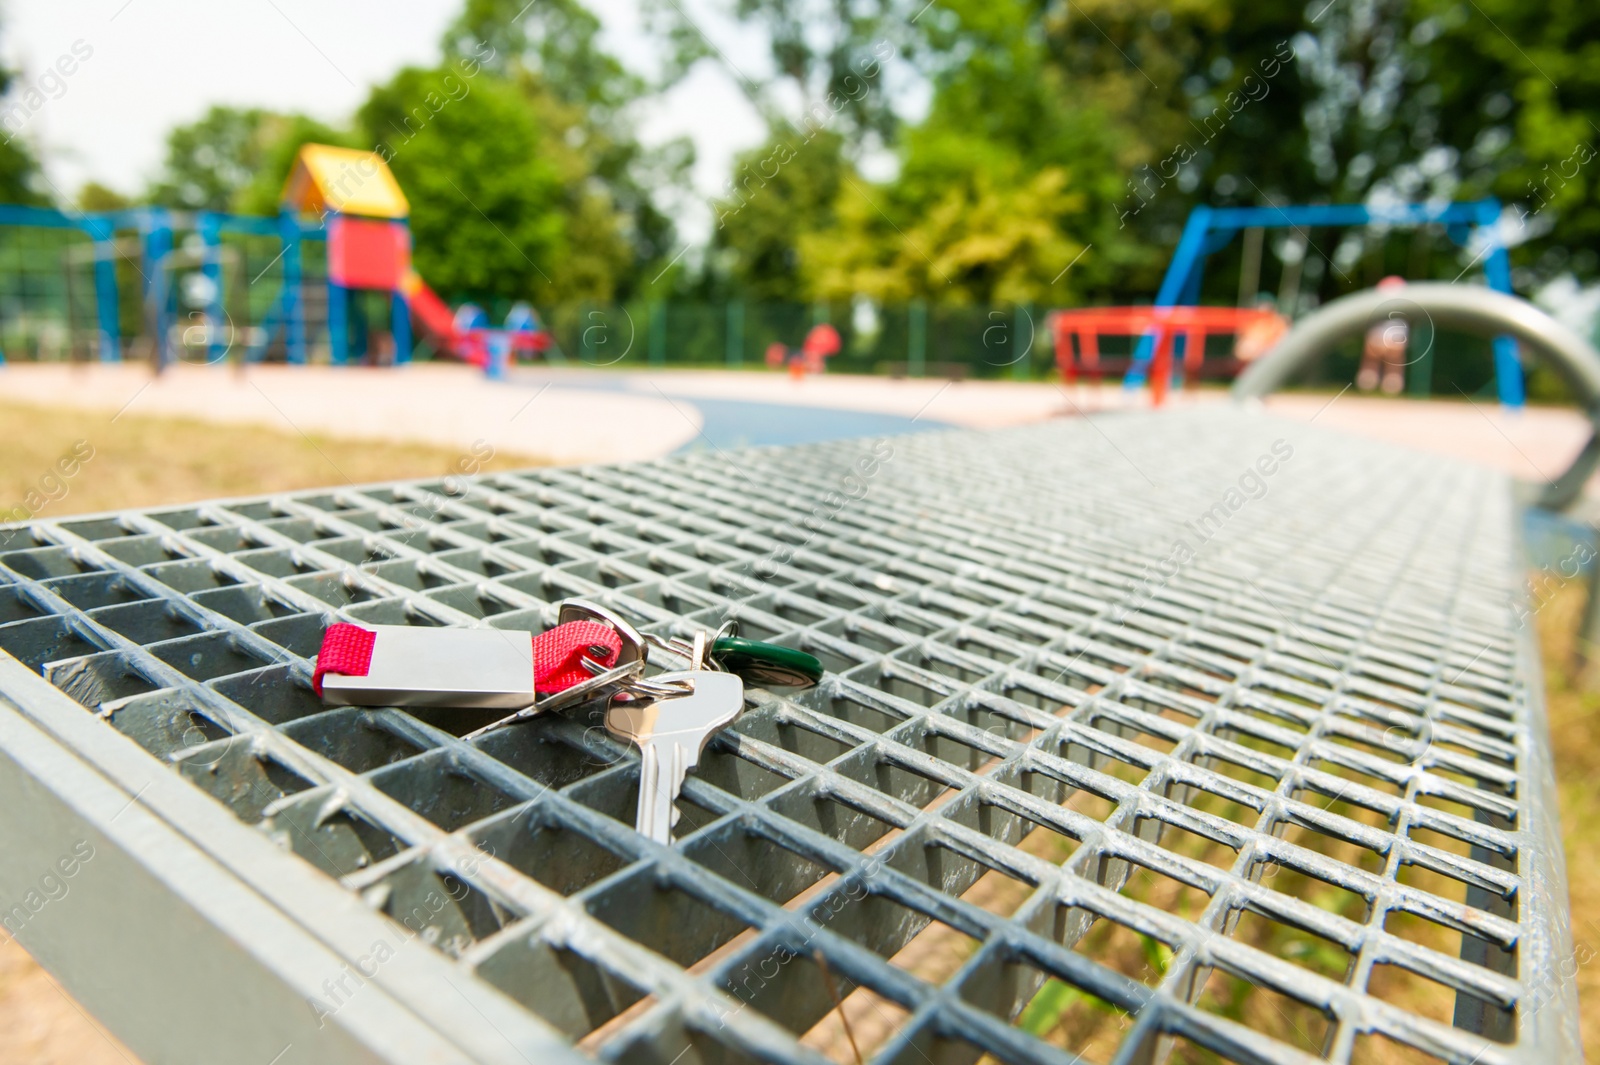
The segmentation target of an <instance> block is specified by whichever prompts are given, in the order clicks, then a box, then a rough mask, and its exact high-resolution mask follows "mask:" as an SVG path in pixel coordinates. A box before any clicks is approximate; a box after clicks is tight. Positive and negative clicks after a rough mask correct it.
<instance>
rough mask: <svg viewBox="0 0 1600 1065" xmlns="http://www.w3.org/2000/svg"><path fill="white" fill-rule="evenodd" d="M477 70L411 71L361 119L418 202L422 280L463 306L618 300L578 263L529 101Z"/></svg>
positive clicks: (414, 224) (380, 93)
mask: <svg viewBox="0 0 1600 1065" xmlns="http://www.w3.org/2000/svg"><path fill="white" fill-rule="evenodd" d="M469 69H470V68H467V69H463V68H460V67H457V66H446V67H440V68H436V69H433V70H422V69H418V68H415V67H408V68H406V69H405V70H402V71H401V72H400V73H399V74H397V75H396V76H395V77H394V79H393V80H391V81H390V82H389V83H388V84H387V85H383V86H380V87H378V88H376V89H374V90H373V91H372V94H371V96H370V97H369V98H368V99H367V102H366V103H365V104H363V105H362V107H361V109H360V111H359V112H358V114H357V124H358V126H359V127H360V129H361V131H362V134H363V135H364V137H365V138H366V139H367V140H368V141H369V142H371V143H373V144H375V145H376V146H377V150H378V151H379V153H380V154H382V155H383V156H384V157H385V158H387V159H388V161H389V166H390V168H391V169H392V170H393V171H394V174H395V177H396V179H397V180H398V181H399V182H400V187H401V188H402V189H404V190H405V193H406V198H407V199H409V200H410V201H411V229H412V234H413V238H414V240H413V243H414V246H415V253H414V254H415V260H416V264H417V269H418V271H419V272H421V274H422V275H423V276H424V277H425V278H427V279H428V281H429V282H430V283H431V284H433V285H434V287H436V288H438V289H439V290H440V291H441V292H443V293H445V294H447V295H450V296H456V297H474V298H479V299H484V298H493V297H505V298H527V297H538V298H540V299H546V300H547V299H552V298H565V297H571V296H575V295H589V296H593V297H596V298H605V297H607V296H609V295H610V292H609V290H608V289H607V286H606V280H607V279H606V278H605V277H604V276H599V275H603V271H595V270H593V269H591V268H588V267H580V266H579V265H577V264H575V262H574V261H573V258H572V256H571V254H570V253H571V252H572V251H573V250H574V249H572V248H571V246H570V243H569V240H568V234H567V227H566V225H565V219H564V217H563V212H562V201H563V197H564V195H565V193H566V190H565V188H564V187H563V185H562V182H561V178H560V175H559V173H558V172H557V170H556V168H555V166H554V165H552V163H551V162H550V160H549V158H548V157H547V154H546V150H547V148H548V147H549V142H548V137H547V134H546V131H545V130H543V129H541V128H540V127H539V125H538V124H537V123H536V121H535V119H534V114H533V112H532V110H531V109H530V108H529V106H528V103H527V100H526V99H525V98H524V97H523V95H522V94H521V93H520V92H518V91H517V89H516V88H515V87H514V86H512V85H511V84H509V83H507V82H505V81H501V80H498V79H495V78H494V77H492V76H491V75H489V74H487V73H485V72H483V71H478V72H476V73H474V74H473V76H471V77H468V76H467V75H468V70H469ZM583 250H584V251H585V252H586V253H587V255H588V257H589V258H587V259H586V261H592V256H593V255H594V254H595V253H594V252H593V250H591V249H583Z"/></svg>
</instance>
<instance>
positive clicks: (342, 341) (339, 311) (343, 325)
mask: <svg viewBox="0 0 1600 1065" xmlns="http://www.w3.org/2000/svg"><path fill="white" fill-rule="evenodd" d="M349 310H350V290H349V289H347V288H345V287H344V286H343V285H336V284H334V283H333V281H331V280H330V281H329V282H328V349H329V357H328V361H329V362H331V363H333V365H335V366H343V365H344V364H345V363H346V362H349V361H350V323H349V320H348V314H349Z"/></svg>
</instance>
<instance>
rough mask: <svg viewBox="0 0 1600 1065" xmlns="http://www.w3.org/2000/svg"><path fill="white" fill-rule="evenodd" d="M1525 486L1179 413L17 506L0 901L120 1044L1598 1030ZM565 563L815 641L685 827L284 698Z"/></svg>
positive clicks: (432, 1054)
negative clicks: (363, 650) (157, 503)
mask: <svg viewBox="0 0 1600 1065" xmlns="http://www.w3.org/2000/svg"><path fill="white" fill-rule="evenodd" d="M1269 470H1270V472H1268V471H1269ZM1516 520H1517V509H1516V506H1515V505H1514V503H1513V498H1512V490H1511V485H1510V484H1509V482H1508V479H1507V478H1506V477H1504V476H1502V475H1499V474H1496V473H1493V472H1490V471H1487V470H1483V469H1479V468H1476V467H1471V466H1467V465H1464V464H1459V463H1454V462H1450V461H1447V460H1443V459H1439V458H1433V457H1427V456H1422V455H1419V454H1413V453H1408V452H1403V451H1399V450H1396V449H1394V448H1391V447H1387V446H1382V445H1377V444H1373V443H1368V442H1363V441H1359V440H1355V439H1351V438H1347V437H1344V436H1341V435H1339V434H1336V433H1332V432H1328V431H1324V430H1322V429H1320V428H1319V427H1317V426H1315V425H1310V426H1307V425H1301V424H1296V423H1288V422H1281V421H1278V420H1275V419H1273V418H1270V417H1267V416H1265V415H1256V414H1250V413H1247V412H1244V411H1241V410H1238V409H1199V410H1194V411H1191V412H1187V413H1181V414H1168V415H1162V416H1125V417H1120V418H1115V419H1112V418H1107V419H1103V420H1097V421H1095V422H1093V423H1090V422H1087V421H1084V420H1070V421H1060V422H1056V423H1052V424H1048V425H1044V426H1038V427H1032V428H1027V429H1021V430H1012V431H1007V432H1001V433H994V434H975V433H959V432H957V433H929V434H923V435H917V436H911V437H900V438H895V439H892V440H887V441H859V442H847V443H838V444H830V445H823V446H812V447H803V448H794V449H781V450H747V451H740V452H736V453H722V452H704V453H698V454H692V455H686V456H679V457H674V458H671V459H666V460H662V461H657V462H650V463H643V464H638V465H631V466H622V467H595V468H583V469H552V470H530V471H527V472H523V473H516V474H504V475H494V476H488V477H485V478H482V479H474V480H470V481H460V482H442V481H439V480H432V481H416V482H403V483H394V484H386V485H379V486H367V487H350V488H341V489H334V490H328V491H322V492H311V493H299V494H288V495H280V496H272V497H263V498H258V499H248V500H240V501H219V502H216V503H211V504H205V505H200V506H193V507H183V508H166V509H157V510H150V511H137V512H135V511H130V512H126V513H118V514H110V515H105V516H100V517H93V518H72V519H62V520H60V521H44V522H37V523H35V524H33V525H30V526H26V527H19V528H13V529H12V530H10V531H9V532H8V531H6V530H0V649H3V650H4V651H6V652H9V654H10V655H11V656H14V659H15V660H14V661H13V660H8V659H6V658H5V657H4V656H0V804H3V808H4V809H5V810H7V811H8V812H7V814H6V815H5V816H4V818H3V820H0V823H3V824H4V826H5V827H4V830H3V832H0V842H3V843H4V846H3V847H0V904H4V905H10V903H11V901H12V900H16V899H20V898H22V897H23V895H24V893H25V892H28V891H30V890H31V889H32V887H33V886H34V885H36V884H37V883H38V882H39V880H40V877H41V874H48V873H49V872H50V870H51V868H52V864H53V863H56V864H59V860H60V857H61V856H62V855H64V854H68V853H71V852H72V848H73V847H74V844H75V843H78V844H84V843H87V845H88V846H89V847H90V848H91V849H92V851H93V857H92V858H90V859H88V860H83V861H80V862H77V863H75V872H74V875H73V876H72V878H71V879H70V880H63V881H62V883H64V884H66V885H67V886H68V887H69V888H70V891H68V892H67V893H66V894H64V895H62V896H61V898H60V900H59V901H49V902H48V904H47V905H44V906H43V907H42V908H41V909H39V910H38V911H37V912H31V911H30V912H27V913H25V920H23V921H22V923H21V926H20V927H19V928H14V929H13V931H14V932H15V933H16V934H17V935H18V938H19V939H20V940H21V941H22V943H23V944H24V945H26V946H27V947H28V948H29V949H30V950H32V951H33V952H34V953H35V954H36V955H37V956H38V957H40V959H41V960H42V961H44V962H45V964H47V965H48V966H49V967H51V968H52V969H53V970H54V971H56V972H57V973H58V974H60V975H61V976H62V977H63V979H64V981H65V982H66V983H67V985H68V986H69V987H70V988H71V989H72V990H73V991H74V993H75V994H77V995H78V996H79V997H80V999H82V1000H83V1001H84V1002H85V1004H86V1006H87V1007H88V1008H89V1009H90V1010H92V1011H93V1012H95V1013H96V1015H97V1016H99V1017H100V1019H101V1020H103V1021H104V1022H105V1023H106V1024H107V1026H108V1027H110V1028H111V1029H112V1030H113V1031H115V1032H116V1033H117V1034H118V1035H119V1036H121V1037H122V1038H124V1039H125V1040H126V1041H127V1042H128V1044H129V1045H130V1046H131V1047H132V1048H133V1049H134V1050H135V1051H136V1052H138V1053H140V1054H142V1055H144V1056H146V1057H147V1058H149V1059H150V1060H152V1061H189V1060H193V1061H202V1060H204V1061H215V1060H228V1061H239V1062H261V1063H263V1065H266V1063H268V1062H273V1063H278V1062H281V1063H282V1065H292V1063H295V1062H307V1061H329V1062H333V1061H338V1062H349V1061H430V1062H431V1061H492V1062H528V1063H538V1065H544V1063H546V1062H557V1061H581V1060H588V1059H600V1060H614V1061H626V1062H635V1061H637V1062H654V1063H659V1065H697V1063H710V1062H734V1061H755V1060H760V1061H778V1062H800V1061H816V1060H823V1059H826V1058H832V1059H833V1060H836V1061H842V1062H854V1061H857V1060H861V1061H868V1060H870V1061H875V1062H893V1063H897V1065H918V1063H924V1062H928V1063H943V1062H972V1061H976V1060H978V1059H979V1058H981V1057H983V1056H984V1055H986V1054H987V1055H990V1058H989V1059H988V1060H995V1061H1004V1062H1060V1061H1070V1060H1072V1053H1070V1052H1069V1051H1068V1050H1067V1049H1064V1048H1070V1049H1071V1051H1075V1052H1079V1053H1082V1054H1083V1056H1084V1058H1085V1059H1086V1060H1092V1061H1098V1062H1105V1061H1112V1060H1115V1061H1117V1062H1127V1063H1133V1062H1156V1061H1162V1060H1173V1061H1180V1062H1199V1061H1216V1060H1226V1061H1234V1062H1246V1063H1248V1062H1296V1061H1309V1060H1318V1059H1330V1060H1334V1061H1346V1060H1357V1061H1361V1060H1371V1061H1389V1060H1431V1059H1430V1058H1428V1057H1427V1056H1426V1055H1432V1056H1434V1057H1436V1058H1437V1059H1441V1060H1445V1061H1449V1062H1456V1063H1460V1065H1468V1063H1479V1065H1495V1063H1501V1062H1539V1063H1541V1065H1545V1063H1553V1062H1557V1061H1575V1060H1579V1058H1580V1057H1581V1050H1580V1048H1579V1045H1578V1038H1577V1023H1576V1022H1577V1003H1576V996H1575V990H1574V987H1573V985H1572V982H1571V981H1570V979H1563V978H1561V975H1560V973H1561V972H1562V966H1563V965H1564V964H1569V963H1570V959H1571V956H1572V941H1571V937H1570V931H1569V929H1568V928H1567V926H1566V911H1567V899H1566V884H1565V873H1564V869H1563V862H1562V855H1561V849H1560V833H1559V828H1558V824H1557V817H1556V806H1555V800H1554V796H1553V780H1552V774H1551V762H1550V751H1549V741H1548V737H1547V735H1546V730H1545V725H1544V721H1543V710H1542V705H1541V698H1542V688H1541V683H1542V682H1541V679H1540V673H1539V668H1538V665H1537V655H1536V649H1535V646H1534V642H1533V638H1532V635H1531V634H1530V632H1529V631H1528V630H1527V628H1526V627H1525V626H1522V625H1521V624H1519V621H1518V617H1519V615H1518V611H1517V609H1516V608H1517V605H1518V603H1519V602H1520V597H1521V596H1522V595H1523V592H1522V588H1521V584H1522V570H1521V566H1522V564H1521V561H1520V545H1519V539H1518V535H1517V532H1516ZM1180 545H1182V546H1180ZM568 596H583V597H585V598H590V599H594V600H597V601H601V602H604V603H606V604H607V605H609V606H611V607H613V608H614V609H616V610H618V611H619V612H621V613H622V614H624V615H626V616H628V617H629V618H630V619H631V620H634V621H636V622H637V623H638V624H639V625H640V626H641V627H645V628H649V629H653V630H655V631H659V632H667V631H673V630H677V631H688V630H689V629H691V628H692V627H709V628H715V627H716V626H717V625H718V624H719V623H720V622H721V621H722V620H723V619H724V618H726V617H736V618H738V620H739V623H740V625H741V627H742V631H743V632H744V634H746V635H750V636H755V637H757V638H761V639H773V640H777V641H779V642H784V643H790V644H793V645H795V646H798V647H802V648H804V649H806V650H808V651H810V652H812V653H813V654H816V655H818V656H819V657H820V658H822V659H823V661H824V662H825V664H826V665H827V668H828V670H829V674H828V676H827V677H826V678H825V679H824V681H823V683H822V684H821V685H820V686H819V687H818V688H816V689H814V690H810V691H804V692H800V693H798V694H789V695H783V694H775V693H770V692H767V691H763V690H751V691H750V692H749V693H748V703H749V707H748V710H747V712H746V714H745V715H744V716H743V717H742V718H741V719H740V720H739V721H738V722H736V723H735V724H734V725H733V726H732V727H731V728H729V729H728V730H726V731H725V732H724V733H722V734H720V735H719V736H718V738H717V739H715V740H714V741H713V743H712V745H711V747H710V748H709V749H708V751H707V754H706V756H705V759H704V760H703V761H702V764H701V768H700V770H699V772H698V773H697V774H695V775H692V776H691V777H690V779H689V781H688V783H687V785H686V787H685V789H684V793H683V799H682V802H681V809H682V810H683V814H684V816H683V822H682V823H681V824H680V826H679V828H678V836H679V839H678V841H677V842H676V843H675V844H674V845H673V846H672V847H671V848H661V847H657V846H655V845H653V844H651V843H649V842H647V841H645V840H644V839H642V838H641V837H639V836H638V835H636V834H635V833H634V832H633V830H632V828H631V825H632V820H633V810H634V803H635V796H636V787H637V784H636V760H635V757H634V754H633V753H632V751H631V750H630V749H627V748H625V747H624V746H622V745H620V744H618V743H616V742H615V741H613V740H611V739H610V738H609V737H608V736H607V735H606V734H605V732H604V730H603V729H600V728H598V727H595V719H593V718H591V717H589V716H586V715H585V714H583V713H574V714H570V715H565V716H561V717H555V718H545V719H538V720H535V721H533V722H530V723H527V724H524V725H521V726H518V727H515V728H512V729H508V730H505V731H503V732H499V733H493V734H490V735H487V736H485V737H483V738H482V739H481V740H478V741H476V742H474V743H471V744H468V743H463V742H462V741H461V740H459V739H458V738H457V735H458V734H460V733H462V732H464V731H466V730H467V728H468V727H470V726H471V725H474V724H478V723H481V721H479V720H471V721H468V720H465V719H463V717H462V715H459V714H458V715H451V714H448V713H444V712H429V711H418V712H416V713H404V712H400V711H378V712H374V711H369V710H360V709H353V708H347V709H325V708H324V707H323V706H322V704H321V703H320V701H319V700H318V699H317V698H316V697H315V696H314V695H313V694H312V693H311V691H310V689H309V684H308V678H309V668H308V663H307V660H306V656H307V655H314V654H315V649H316V647H317V644H318V641H319V639H320V635H321V632H322V629H323V628H324V626H325V625H326V624H327V623H328V622H329V621H330V620H332V619H333V618H335V617H340V618H344V619H348V620H353V621H366V622H372V623H385V624H417V625H492V626H500V627H506V628H517V629H540V628H543V627H544V626H546V625H548V624H550V623H552V622H553V620H554V608H553V606H552V605H551V604H553V603H554V602H556V601H558V600H560V599H563V598H565V597H568ZM673 664H674V663H673V662H672V661H671V660H669V659H666V658H663V660H662V661H660V662H656V663H654V665H655V666H656V667H657V668H667V667H670V666H672V665H673ZM80 850H81V847H80ZM80 857H81V854H80ZM8 927H11V926H10V925H9V924H8ZM1419 989H1421V990H1419ZM1429 989H1431V991H1432V992H1434V993H1432V994H1429V993H1427V992H1428V990H1429ZM1441 1002H1442V1003H1443V1006H1442V1007H1440V1006H1439V1003H1441ZM224 1050H225V1051H226V1052H225V1053H224V1052H222V1051H224ZM1408 1050H1411V1051H1422V1052H1426V1054H1425V1055H1423V1056H1419V1057H1415V1058H1405V1057H1404V1056H1403V1055H1404V1053H1405V1052H1407V1051H1408ZM1385 1055H1388V1056H1385ZM1396 1055H1400V1056H1396Z"/></svg>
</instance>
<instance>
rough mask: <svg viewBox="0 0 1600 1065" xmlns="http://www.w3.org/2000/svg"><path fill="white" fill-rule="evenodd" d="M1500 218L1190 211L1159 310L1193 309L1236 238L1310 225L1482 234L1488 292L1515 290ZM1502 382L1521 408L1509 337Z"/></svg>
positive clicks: (1504, 397)
mask: <svg viewBox="0 0 1600 1065" xmlns="http://www.w3.org/2000/svg"><path fill="white" fill-rule="evenodd" d="M1499 219H1500V201H1499V200H1496V199H1494V198H1492V197H1491V198H1489V199H1483V200H1476V201H1472V202H1467V203H1446V204H1398V205H1395V206H1392V207H1369V206H1367V205H1365V204H1359V203H1339V204H1321V205H1311V206H1299V207H1208V206H1205V205H1204V204H1202V205H1201V206H1199V207H1196V208H1195V209H1194V210H1193V211H1191V212H1190V213H1189V220H1188V222H1187V223H1186V224H1185V225H1184V227H1183V236H1182V237H1181V238H1179V240H1178V247H1177V250H1176V251H1175V252H1173V255H1172V263H1171V265H1169V266H1168V267H1167V275H1166V277H1164V278H1163V279H1162V281H1161V289H1160V291H1159V292H1158V293H1157V294H1156V301H1155V305H1156V306H1157V307H1175V306H1179V305H1192V304H1194V303H1197V302H1198V301H1199V299H1200V281H1201V278H1202V277H1203V276H1204V275H1205V265H1206V259H1207V257H1209V256H1210V255H1211V254H1212V253H1214V252H1217V251H1220V250H1221V249H1222V248H1223V247H1224V246H1226V245H1227V243H1228V242H1229V241H1230V240H1232V239H1233V236H1234V234H1235V233H1237V232H1239V231H1241V230H1245V229H1255V228H1261V229H1285V228H1288V229H1299V228H1305V227H1311V226H1367V225H1386V226H1421V225H1431V224H1438V225H1443V226H1444V227H1445V233H1446V235H1447V236H1449V237H1450V239H1451V240H1453V241H1455V242H1456V243H1457V244H1461V245H1466V244H1469V243H1470V242H1471V241H1472V240H1473V237H1474V235H1475V234H1482V236H1481V238H1480V239H1481V240H1482V241H1483V242H1484V243H1483V250H1481V251H1480V252H1479V253H1478V254H1479V257H1480V258H1481V259H1482V261H1483V272H1484V278H1485V280H1486V281H1488V283H1489V287H1490V288H1493V289H1498V290H1499V291H1501V292H1506V293H1509V292H1510V291H1511V262H1510V259H1509V258H1508V257H1507V255H1506V249H1505V247H1504V245H1502V244H1501V243H1500V242H1499V240H1498V239H1497V237H1496V233H1495V223H1496V222H1498V221H1499ZM1152 352H1153V345H1152V344H1151V343H1150V342H1149V341H1148V339H1147V340H1145V341H1143V342H1141V344H1140V346H1139V350H1138V353H1137V355H1136V358H1135V360H1134V364H1133V366H1132V367H1131V368H1130V369H1129V371H1128V377H1127V383H1128V385H1129V387H1138V386H1141V385H1143V384H1144V381H1145V378H1146V376H1147V375H1148V372H1149V363H1150V357H1151V354H1152ZM1494 368H1495V382H1496V385H1497V388H1498V390H1499V395H1500V402H1501V403H1502V404H1504V405H1505V406H1507V407H1520V406H1522V404H1523V399H1524V391H1523V381H1522V364H1521V362H1519V361H1518V359H1517V342H1516V341H1515V340H1514V339H1512V338H1511V337H1508V336H1502V337H1496V338H1495V340H1494Z"/></svg>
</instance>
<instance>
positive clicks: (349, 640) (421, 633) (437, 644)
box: [317, 625, 534, 710]
mask: <svg viewBox="0 0 1600 1065" xmlns="http://www.w3.org/2000/svg"><path fill="white" fill-rule="evenodd" d="M337 629H347V630H349V629H353V630H355V631H354V632H337V631H335V630H337ZM362 634H365V635H362ZM363 648H365V650H366V653H365V655H364V656H363V654H362V650H363ZM363 657H365V664H364V666H363V662H362V658H363ZM317 673H318V676H319V678H320V681H321V688H322V698H323V700H324V701H325V702H327V703H329V704H330V705H333V706H460V707H483V708H486V709H491V710H513V709H516V708H517V707H522V706H527V705H528V704H529V703H532V702H533V699H534V682H533V641H532V640H531V639H530V638H529V634H528V633H526V632H512V631H507V630H503V629H452V628H431V627H419V626H411V625H371V626H367V625H344V626H334V627H333V628H331V629H329V632H328V636H327V637H326V638H325V640H324V642H323V649H322V653H321V654H319V655H318V656H317Z"/></svg>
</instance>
